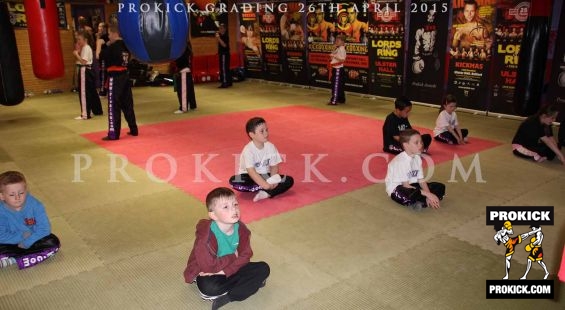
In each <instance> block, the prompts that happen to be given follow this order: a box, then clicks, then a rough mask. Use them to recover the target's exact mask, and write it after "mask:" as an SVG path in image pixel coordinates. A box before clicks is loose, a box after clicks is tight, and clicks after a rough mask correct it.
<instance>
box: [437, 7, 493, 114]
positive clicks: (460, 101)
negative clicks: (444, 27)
mask: <svg viewBox="0 0 565 310" xmlns="http://www.w3.org/2000/svg"><path fill="white" fill-rule="evenodd" d="M472 3H474V4H469V2H467V4H465V2H464V1H463V0H453V25H452V28H451V33H450V37H449V40H450V41H449V44H450V49H449V54H450V57H449V58H450V60H449V71H448V72H449V74H448V87H447V92H448V93H449V94H452V95H455V97H456V98H457V105H458V106H460V107H464V108H469V109H475V110H486V109H488V99H489V96H488V93H489V92H488V90H489V85H488V80H489V70H490V63H491V58H492V48H493V39H494V29H493V25H494V19H495V16H496V0H477V1H473V2H472Z"/></svg>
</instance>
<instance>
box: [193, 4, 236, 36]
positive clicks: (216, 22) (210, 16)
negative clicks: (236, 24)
mask: <svg viewBox="0 0 565 310" xmlns="http://www.w3.org/2000/svg"><path fill="white" fill-rule="evenodd" d="M190 3H191V8H192V10H190V11H189V12H190V35H191V36H192V37H213V36H215V35H216V32H217V31H218V28H219V26H220V24H226V25H227V24H228V13H226V12H225V10H220V9H219V8H220V7H221V6H225V7H227V3H228V2H227V0H191V1H190Z"/></svg>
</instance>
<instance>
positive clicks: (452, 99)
mask: <svg viewBox="0 0 565 310" xmlns="http://www.w3.org/2000/svg"><path fill="white" fill-rule="evenodd" d="M444 102H445V104H448V103H451V102H455V103H457V98H456V97H455V96H454V95H452V94H447V95H446V96H445V101H444Z"/></svg>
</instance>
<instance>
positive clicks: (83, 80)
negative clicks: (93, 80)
mask: <svg viewBox="0 0 565 310" xmlns="http://www.w3.org/2000/svg"><path fill="white" fill-rule="evenodd" d="M79 70H80V71H79V72H80V74H79V80H80V86H79V88H80V116H82V117H83V118H87V117H88V111H87V110H86V67H80V69H79Z"/></svg>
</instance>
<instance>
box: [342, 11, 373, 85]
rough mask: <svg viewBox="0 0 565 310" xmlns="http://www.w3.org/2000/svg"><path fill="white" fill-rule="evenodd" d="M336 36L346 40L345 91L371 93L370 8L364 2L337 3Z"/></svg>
mask: <svg viewBox="0 0 565 310" xmlns="http://www.w3.org/2000/svg"><path fill="white" fill-rule="evenodd" d="M336 8H337V14H336V15H335V20H334V24H335V29H336V35H338V36H343V37H344V38H345V50H346V52H347V58H346V60H345V64H344V70H345V90H347V91H353V92H358V93H367V92H368V91H369V48H368V42H369V39H368V36H369V23H368V6H367V3H366V2H363V1H359V0H357V1H352V2H342V3H337V7H336Z"/></svg>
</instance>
